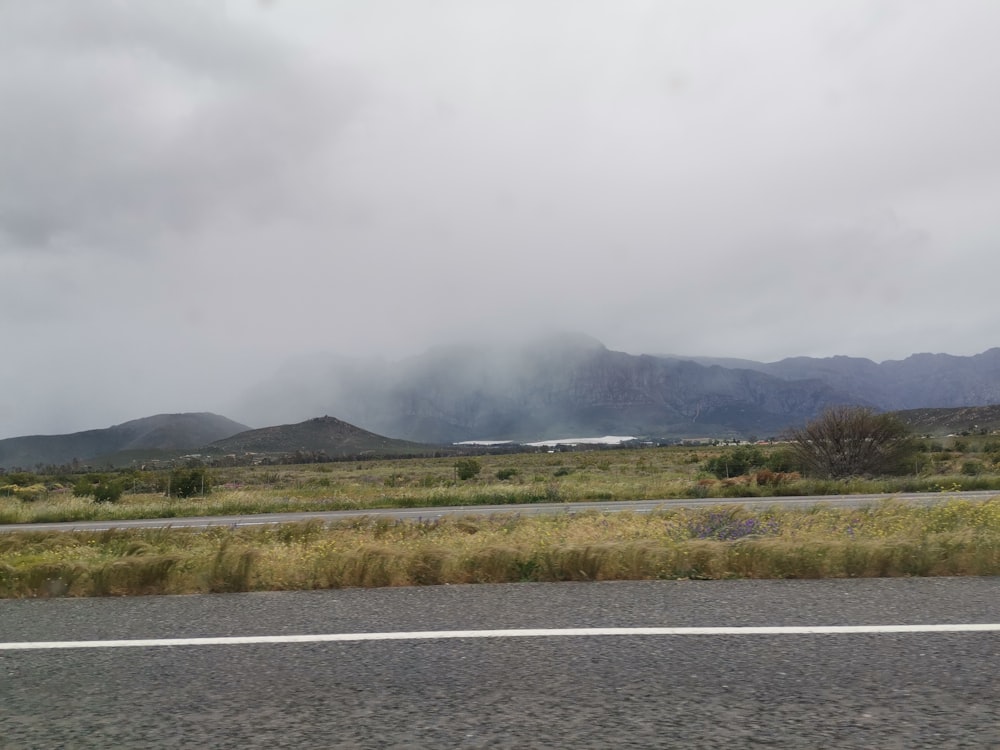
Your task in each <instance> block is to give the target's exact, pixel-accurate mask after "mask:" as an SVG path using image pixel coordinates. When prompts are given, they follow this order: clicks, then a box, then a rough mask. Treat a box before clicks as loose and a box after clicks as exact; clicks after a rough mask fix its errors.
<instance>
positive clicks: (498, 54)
mask: <svg viewBox="0 0 1000 750" xmlns="http://www.w3.org/2000/svg"><path fill="white" fill-rule="evenodd" d="M998 32H1000V3H997V2H994V0H948V1H946V0H936V1H929V0H895V1H893V0H881V1H880V0H810V2H808V3H804V2H800V1H799V0H787V1H784V0H755V2H753V3H747V2H745V0H674V1H671V0H648V1H645V0H642V1H641V0H616V2H606V1H605V0H530V1H529V0H477V2H468V1H467V0H395V1H390V0H366V1H365V2H355V1H353V0H352V1H350V2H342V1H336V0H326V1H322V2H321V0H312V1H309V0H269V1H263V0H243V1H239V2H237V1H232V2H221V1H220V2H203V1H202V0H197V1H196V0H149V1H148V2H143V3H129V2H123V1H120V0H118V1H116V0H46V2H44V3H34V2H20V1H18V0H0V342H2V350H0V351H2V355H0V437H10V436H14V435H24V434H35V433H57V432H70V431H74V430H80V429H88V428H96V427H106V426H108V425H110V424H115V423H119V422H122V421H125V420H127V419H132V418H137V417H141V416H146V415H149V414H155V413H162V412H177V411H216V412H221V413H226V415H227V416H231V417H233V418H234V419H240V417H241V415H240V414H229V413H227V412H226V410H225V409H226V405H227V404H232V403H237V402H238V394H240V393H243V392H245V391H246V390H247V389H248V388H251V387H252V386H253V385H254V384H255V383H258V382H261V381H263V380H266V379H267V378H268V377H270V376H271V375H272V374H273V373H274V372H276V371H278V370H279V369H280V368H281V367H282V366H283V365H284V363H287V362H288V361H300V360H297V359H296V358H302V357H309V356H312V355H315V354H335V355H343V356H348V357H370V356H377V357H383V358H386V360H387V361H389V362H391V361H394V360H397V359H399V358H402V357H406V356H410V355H414V354H418V353H420V352H422V351H424V350H426V349H427V348H428V347H431V346H439V345H446V344H449V343H468V342H476V343H488V342H494V341H501V340H502V341H506V342H516V341H519V340H530V339H533V338H536V337H538V336H541V335H545V334H547V333H551V332H557V331H564V330H566V331H576V332H582V333H586V334H588V335H590V336H593V337H595V338H597V339H599V340H600V341H602V342H603V343H604V344H605V345H606V346H607V347H608V348H611V349H616V350H621V351H628V352H631V353H635V354H638V353H676V354H688V355H706V356H726V357H745V358H751V359H757V360H763V361H773V360H777V359H781V358H783V357H787V356H799V355H807V356H831V355H835V354H847V355H851V356H859V357H868V358H871V359H874V360H876V361H882V360H886V359H901V358H904V357H906V356H907V355H909V354H911V353H914V352H947V353H951V354H957V355H970V354H975V353H978V352H981V351H983V350H985V349H988V348H990V347H992V346H996V345H998V344H1000V341H998V339H997V338H996V333H995V332H996V331H997V330H1000V302H998V301H997V297H996V293H995V289H996V283H997V282H996V280H997V277H998V273H997V272H998V271H1000V140H998V136H997V134H998V133H1000V96H997V92H998V91H1000V45H998V44H997V43H996V39H997V34H998Z"/></svg>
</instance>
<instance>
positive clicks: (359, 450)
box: [209, 417, 437, 458]
mask: <svg viewBox="0 0 1000 750" xmlns="http://www.w3.org/2000/svg"><path fill="white" fill-rule="evenodd" d="M209 447H211V448H217V449H220V450H222V451H225V452H227V453H271V454H286V455H287V454H293V453H295V452H296V451H299V452H302V453H323V454H326V455H327V456H329V457H330V458H342V457H347V456H403V455H430V454H433V453H434V452H435V450H437V447H436V446H433V445H427V444H425V443H411V442H407V441H405V440H393V439H392V438H387V437H384V436H382V435H376V434H375V433H373V432H368V431H367V430H362V429H361V428H360V427H355V426H354V425H352V424H348V423H347V422H342V421H341V420H339V419H335V418H334V417H317V418H315V419H309V420H306V421H305V422H300V423H299V424H290V425H279V426H276V427H264V428H261V429H259V430H248V431H246V432H241V433H239V434H238V435H233V436H231V437H227V438H224V439H222V440H216V441H214V442H213V443H212V444H211V445H210V446H209Z"/></svg>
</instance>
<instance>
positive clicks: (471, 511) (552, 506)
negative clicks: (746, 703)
mask: <svg viewBox="0 0 1000 750" xmlns="http://www.w3.org/2000/svg"><path fill="white" fill-rule="evenodd" d="M997 495H1000V493H998V492H997V491H995V490H974V491H969V492H948V493H895V494H891V495H889V494H882V495H808V496H801V497H764V498H760V497H744V498H720V497H716V498H701V499H697V500H691V499H669V500H634V501H629V500H618V501H602V502H580V503H529V504H523V505H469V506H450V507H433V508H379V509H367V510H336V511H320V512H312V513H262V514H258V515H240V516H198V517H188V518H150V519H138V520H128V521H120V520H116V521H69V522H65V523H26V524H0V533H3V532H10V531H78V530H79V531H102V530H105V529H110V528H116V529H127V528H138V529H153V528H166V527H171V528H207V527H210V526H229V527H233V528H236V527H240V526H259V525H266V524H279V523H298V522H302V521H313V520H316V521H323V522H325V523H335V522H337V521H347V520H351V519H357V518H363V517H366V516H367V517H372V518H390V519H393V520H406V519H409V520H417V519H421V520H425V521H426V520H434V519H438V518H446V517H449V516H450V517H456V516H459V517H460V516H491V515H495V514H498V513H518V514H520V515H526V516H533V515H552V514H557V513H586V512H597V513H621V512H624V511H630V512H632V513H650V512H653V511H656V510H669V509H672V508H705V507H712V506H716V505H744V506H746V507H749V508H768V507H773V506H780V507H784V508H805V507H810V506H813V505H816V504H819V503H825V504H828V505H833V506H841V507H849V508H858V507H862V506H865V505H871V504H873V503H877V502H880V501H884V500H887V499H895V500H899V501H901V502H907V503H914V504H930V503H937V502H941V501H942V500H944V499H953V498H964V499H968V500H986V499H988V498H991V497H996V496H997Z"/></svg>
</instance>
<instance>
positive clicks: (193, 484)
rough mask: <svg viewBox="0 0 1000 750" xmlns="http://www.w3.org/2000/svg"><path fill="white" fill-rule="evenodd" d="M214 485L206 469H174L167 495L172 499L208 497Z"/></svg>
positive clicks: (171, 473)
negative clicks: (196, 496) (197, 496)
mask: <svg viewBox="0 0 1000 750" xmlns="http://www.w3.org/2000/svg"><path fill="white" fill-rule="evenodd" d="M211 489H212V484H211V481H210V477H209V475H208V471H207V470H206V469H201V468H195V469H174V470H173V471H172V472H170V481H169V484H168V486H167V495H168V496H170V497H194V496H195V495H207V494H208V493H209V492H210V491H211Z"/></svg>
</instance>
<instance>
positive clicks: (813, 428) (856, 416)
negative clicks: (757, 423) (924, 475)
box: [789, 406, 917, 479]
mask: <svg viewBox="0 0 1000 750" xmlns="http://www.w3.org/2000/svg"><path fill="white" fill-rule="evenodd" d="M789 437H790V440H791V451H792V455H793V456H794V457H795V459H796V461H798V462H799V463H800V464H801V466H802V468H803V470H804V471H805V472H806V473H808V474H812V475H813V476H820V477H825V478H828V479H842V478H845V477H852V476H872V475H876V474H901V473H905V472H907V471H908V470H909V469H910V468H911V467H912V466H913V464H912V461H911V460H910V459H911V457H912V456H913V454H914V452H915V451H916V448H917V446H916V444H915V442H914V440H913V438H912V437H911V435H910V431H909V428H908V427H907V426H906V424H905V423H904V422H902V421H901V420H900V419H899V418H897V417H894V416H892V415H891V414H877V413H876V412H875V411H873V410H872V409H869V408H867V407H862V406H841V407H835V408H832V409H827V410H826V411H825V412H824V413H823V414H822V415H821V416H820V417H819V418H817V419H815V420H813V421H812V422H810V423H809V424H807V425H805V426H804V427H801V428H798V429H795V430H792V432H791V434H790V436H789Z"/></svg>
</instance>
